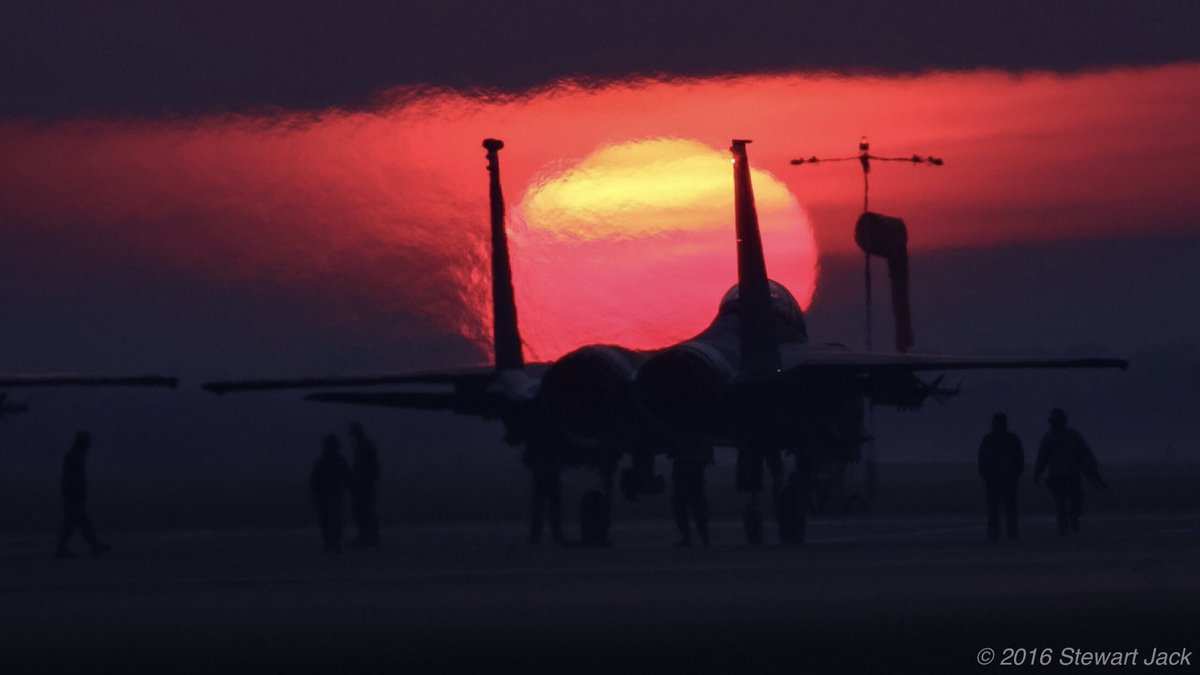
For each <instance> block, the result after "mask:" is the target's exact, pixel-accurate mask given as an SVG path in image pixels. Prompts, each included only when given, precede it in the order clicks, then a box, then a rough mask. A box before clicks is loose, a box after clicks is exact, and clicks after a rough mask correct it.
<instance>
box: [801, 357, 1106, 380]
mask: <svg viewBox="0 0 1200 675" xmlns="http://www.w3.org/2000/svg"><path fill="white" fill-rule="evenodd" d="M1127 367H1129V362H1128V361H1126V360H1124V359H1102V358H1036V357H1029V356H941V355H923V354H864V353H860V352H850V351H825V350H821V351H813V352H810V353H806V354H801V355H799V356H796V357H795V358H790V359H788V363H787V365H786V367H785V368H783V370H782V371H781V373H782V374H783V375H784V376H785V377H793V376H803V375H804V374H805V373H814V372H819V371H825V372H836V373H843V374H853V373H860V374H864V375H870V374H881V375H886V374H894V373H903V372H911V371H918V370H922V371H924V370H930V371H939V370H986V369H1013V368H1120V369H1121V370H1124V369H1126V368H1127Z"/></svg>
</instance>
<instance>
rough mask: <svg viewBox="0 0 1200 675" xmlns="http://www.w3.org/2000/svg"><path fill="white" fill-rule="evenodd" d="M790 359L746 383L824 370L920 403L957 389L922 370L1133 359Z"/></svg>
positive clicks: (838, 354)
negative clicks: (929, 380)
mask: <svg viewBox="0 0 1200 675" xmlns="http://www.w3.org/2000/svg"><path fill="white" fill-rule="evenodd" d="M793 357H794V358H790V359H788V360H787V361H786V363H787V365H786V366H785V367H784V368H783V369H781V370H780V371H779V373H777V374H774V375H769V376H767V377H764V378H760V379H759V380H758V381H757V382H749V381H747V382H744V383H742V384H743V386H748V387H756V386H760V385H768V386H769V385H770V383H771V382H772V381H774V382H779V381H781V380H782V381H783V382H785V383H786V382H788V381H800V380H803V379H805V378H811V377H820V376H822V375H837V376H858V377H860V378H861V380H860V382H861V387H862V393H863V394H864V395H865V396H866V397H867V398H868V399H870V401H871V402H872V403H873V404H875V405H890V406H896V407H898V408H917V407H920V405H921V404H922V402H923V401H924V400H925V399H927V398H930V397H932V398H935V399H937V400H943V399H944V398H946V397H949V396H954V395H955V394H957V393H958V389H957V388H943V387H942V386H941V381H942V378H941V377H938V378H937V379H936V380H934V381H933V382H932V383H926V382H924V381H922V380H921V379H920V378H918V377H917V376H916V374H915V373H916V372H918V371H935V372H936V371H950V370H989V369H990V370H996V369H1018V368H1033V369H1048V368H1120V369H1121V370H1124V369H1125V368H1127V367H1128V366H1129V362H1128V361H1126V360H1124V359H1102V358H1035V357H1027V356H940V355H939V356H935V355H922V354H864V353H856V352H850V351H842V350H836V351H835V350H824V349H816V350H812V351H807V352H804V353H802V354H800V355H794V354H793Z"/></svg>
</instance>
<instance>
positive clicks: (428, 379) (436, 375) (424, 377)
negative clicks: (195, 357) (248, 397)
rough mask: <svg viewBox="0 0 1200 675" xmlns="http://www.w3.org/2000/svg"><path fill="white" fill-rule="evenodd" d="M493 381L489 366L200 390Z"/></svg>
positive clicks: (235, 383)
mask: <svg viewBox="0 0 1200 675" xmlns="http://www.w3.org/2000/svg"><path fill="white" fill-rule="evenodd" d="M495 378H496V371H495V369H494V368H492V367H491V366H480V367H478V368H463V369H460V370H447V371H434V372H422V373H384V374H363V375H329V376H323V377H301V378H294V379H263V380H225V381H219V382H207V383H205V384H204V388H205V389H207V390H209V391H211V392H212V393H214V394H229V393H234V392H247V391H273V390H279V389H325V388H331V387H332V388H337V387H374V386H381V385H402V384H443V385H452V386H456V387H484V386H487V385H488V384H490V383H491V382H492V381H493V380H494V379H495Z"/></svg>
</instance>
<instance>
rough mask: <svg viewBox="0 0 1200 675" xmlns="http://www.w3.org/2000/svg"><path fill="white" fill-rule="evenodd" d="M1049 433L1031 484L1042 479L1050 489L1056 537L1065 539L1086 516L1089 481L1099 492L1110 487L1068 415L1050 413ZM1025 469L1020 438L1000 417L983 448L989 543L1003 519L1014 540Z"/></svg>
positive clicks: (981, 466)
mask: <svg viewBox="0 0 1200 675" xmlns="http://www.w3.org/2000/svg"><path fill="white" fill-rule="evenodd" d="M1049 422H1050V429H1049V430H1048V431H1047V432H1046V434H1045V435H1044V436H1043V437H1042V441H1041V443H1040V444H1039V446H1038V455H1037V461H1036V463H1035V465H1034V472H1033V483H1034V485H1039V484H1040V482H1041V478H1042V476H1043V474H1044V475H1045V476H1046V486H1047V487H1048V488H1049V489H1050V493H1051V494H1052V495H1053V497H1054V508H1055V516H1056V520H1057V523H1058V532H1059V534H1060V535H1061V536H1066V535H1067V534H1068V533H1069V532H1079V519H1080V517H1081V516H1082V514H1083V481H1082V479H1083V478H1084V477H1086V478H1087V479H1088V480H1089V481H1090V482H1091V483H1092V484H1093V485H1095V486H1096V487H1098V488H1101V489H1103V488H1106V487H1107V484H1106V483H1105V482H1104V479H1103V478H1102V477H1101V476H1100V472H1099V465H1098V464H1097V462H1096V456H1095V455H1094V454H1093V453H1092V450H1091V448H1090V447H1088V444H1087V442H1086V441H1084V440H1083V436H1082V435H1080V433H1079V432H1078V431H1076V430H1075V429H1072V428H1071V427H1068V426H1067V415H1066V413H1065V412H1063V410H1062V409H1061V408H1055V409H1053V410H1052V411H1050V419H1049ZM1024 470H1025V454H1024V450H1023V449H1022V447H1021V439H1020V438H1018V437H1017V435H1016V434H1014V433H1013V432H1011V431H1009V429H1008V416H1007V415H1006V414H1004V413H1001V412H998V413H996V414H995V415H993V416H992V430H991V431H990V432H989V433H988V434H987V435H986V436H984V437H983V441H982V442H981V443H980V444H979V475H980V476H981V477H982V478H983V481H984V489H985V494H986V497H987V514H988V527H987V535H988V538H989V539H992V540H995V539H999V538H1000V530H1001V520H1002V518H1001V516H1002V515H1003V521H1004V531H1005V534H1006V536H1007V537H1008V538H1009V539H1016V538H1017V535H1018V528H1017V482H1018V479H1019V478H1020V477H1021V473H1022V472H1024Z"/></svg>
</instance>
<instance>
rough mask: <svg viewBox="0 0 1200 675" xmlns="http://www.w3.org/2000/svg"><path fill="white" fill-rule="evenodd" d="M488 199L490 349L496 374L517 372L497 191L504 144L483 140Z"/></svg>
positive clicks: (513, 307) (517, 342)
mask: <svg viewBox="0 0 1200 675" xmlns="http://www.w3.org/2000/svg"><path fill="white" fill-rule="evenodd" d="M483 147H484V148H486V149H487V160H488V166H487V170H488V174H490V181H489V183H490V184H489V192H488V196H489V200H490V202H491V216H492V346H493V348H494V350H495V359H496V372H497V373H499V372H501V371H505V370H521V369H523V368H524V367H525V357H524V355H523V354H522V353H521V332H520V329H519V328H518V327H517V302H516V299H515V296H514V293H513V280H512V263H511V262H510V259H509V255H508V234H507V232H506V231H505V229H504V193H503V192H502V191H501V189H500V149H501V148H503V147H504V141H501V140H499V139H495V138H487V139H484V141H483Z"/></svg>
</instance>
